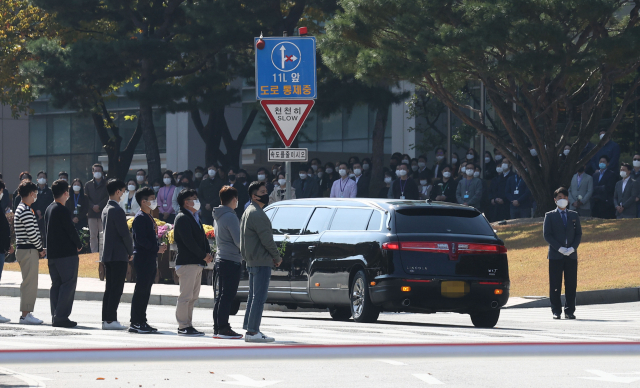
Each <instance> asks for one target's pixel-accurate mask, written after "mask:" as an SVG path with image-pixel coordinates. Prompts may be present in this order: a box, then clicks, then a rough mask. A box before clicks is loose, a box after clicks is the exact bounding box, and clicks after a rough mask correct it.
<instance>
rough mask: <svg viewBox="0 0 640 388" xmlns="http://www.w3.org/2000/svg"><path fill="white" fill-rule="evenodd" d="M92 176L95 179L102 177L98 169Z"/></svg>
mask: <svg viewBox="0 0 640 388" xmlns="http://www.w3.org/2000/svg"><path fill="white" fill-rule="evenodd" d="M93 177H94V178H95V179H102V173H101V172H100V171H96V172H94V173H93Z"/></svg>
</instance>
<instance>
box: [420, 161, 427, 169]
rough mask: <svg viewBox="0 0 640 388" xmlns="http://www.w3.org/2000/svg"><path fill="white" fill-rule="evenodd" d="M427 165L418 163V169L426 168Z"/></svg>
mask: <svg viewBox="0 0 640 388" xmlns="http://www.w3.org/2000/svg"><path fill="white" fill-rule="evenodd" d="M426 166H427V164H426V163H425V162H418V167H420V168H425V167H426Z"/></svg>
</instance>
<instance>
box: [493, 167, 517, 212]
mask: <svg viewBox="0 0 640 388" xmlns="http://www.w3.org/2000/svg"><path fill="white" fill-rule="evenodd" d="M496 156H497V155H496ZM500 160H501V164H500V166H498V167H496V174H497V175H496V176H495V177H494V178H493V179H492V180H491V188H490V189H489V198H490V199H491V201H490V202H491V211H490V212H489V213H490V214H489V217H490V218H489V221H491V222H496V221H503V220H508V219H509V216H510V214H509V200H508V199H507V195H506V189H507V181H508V180H509V178H510V177H511V175H513V173H512V172H511V165H510V163H509V161H508V160H507V159H503V158H502V157H501V158H500Z"/></svg>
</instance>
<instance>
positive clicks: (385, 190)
mask: <svg viewBox="0 0 640 388" xmlns="http://www.w3.org/2000/svg"><path fill="white" fill-rule="evenodd" d="M391 183H393V176H392V174H391V171H389V170H387V169H386V168H385V171H384V186H383V187H381V188H380V191H379V192H378V196H377V197H376V198H389V192H392V190H391Z"/></svg>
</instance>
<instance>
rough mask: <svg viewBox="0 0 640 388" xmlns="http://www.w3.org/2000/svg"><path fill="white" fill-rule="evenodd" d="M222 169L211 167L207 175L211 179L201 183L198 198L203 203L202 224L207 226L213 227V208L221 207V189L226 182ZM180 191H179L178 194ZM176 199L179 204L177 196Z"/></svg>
mask: <svg viewBox="0 0 640 388" xmlns="http://www.w3.org/2000/svg"><path fill="white" fill-rule="evenodd" d="M221 171H222V169H218V168H217V167H216V166H215V165H211V166H209V168H208V169H207V175H208V176H209V179H203V180H202V182H200V187H199V188H198V197H199V198H200V200H201V201H202V210H201V211H200V216H201V217H202V223H203V224H206V225H213V215H212V214H211V212H212V211H213V208H215V207H217V206H220V196H219V194H218V193H220V189H222V186H224V184H225V182H223V179H222V177H220V176H219V175H222V174H221ZM179 192H180V190H178V193H179ZM174 197H176V203H177V194H176V195H174Z"/></svg>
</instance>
